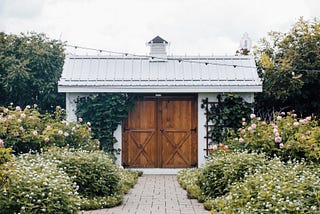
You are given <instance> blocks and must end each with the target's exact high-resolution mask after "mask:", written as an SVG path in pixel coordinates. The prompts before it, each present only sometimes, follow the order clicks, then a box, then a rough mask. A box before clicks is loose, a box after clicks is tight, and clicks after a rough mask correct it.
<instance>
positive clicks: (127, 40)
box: [0, 0, 320, 55]
mask: <svg viewBox="0 0 320 214" xmlns="http://www.w3.org/2000/svg"><path fill="white" fill-rule="evenodd" d="M301 16H303V17H304V18H305V19H306V20H309V19H313V18H319V16H320V1H319V0H264V1H262V0H0V31H3V32H5V33H8V34H9V33H13V34H19V33H20V32H23V33H26V32H31V31H34V32H37V33H45V34H46V35H47V36H48V37H49V38H52V39H61V40H62V41H66V42H67V44H70V45H77V46H84V47H90V48H96V49H104V50H110V51H117V52H126V53H133V54H148V52H149V47H147V46H146V42H148V41H150V40H151V39H152V38H154V37H155V36H158V35H159V36H160V37H162V38H163V39H165V40H166V41H168V42H170V45H169V47H168V53H169V54H173V55H185V54H186V55H233V54H234V53H235V51H236V50H237V49H239V44H240V39H241V37H242V35H243V34H244V33H245V32H247V33H248V34H249V37H250V38H251V39H252V43H253V45H257V44H258V42H259V39H261V38H263V37H266V36H267V33H268V32H270V31H280V32H287V31H289V30H290V28H291V27H292V25H293V24H294V23H295V22H296V21H297V20H298V19H299V17H301ZM69 51H72V50H69ZM74 51H75V50H74ZM75 53H77V52H76V51H75ZM88 54H91V53H88Z"/></svg>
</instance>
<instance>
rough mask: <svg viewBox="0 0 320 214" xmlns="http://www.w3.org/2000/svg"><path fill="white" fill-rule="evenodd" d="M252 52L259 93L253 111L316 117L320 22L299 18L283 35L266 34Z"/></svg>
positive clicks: (318, 111) (319, 107) (319, 105)
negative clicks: (261, 87) (258, 77)
mask: <svg viewBox="0 0 320 214" xmlns="http://www.w3.org/2000/svg"><path fill="white" fill-rule="evenodd" d="M268 35H269V39H267V38H263V39H261V41H260V45H259V46H258V47H257V48H256V49H255V57H256V61H257V64H258V70H259V75H260V77H261V78H262V80H263V92H262V93H259V94H257V95H256V98H255V99H256V104H257V106H256V110H257V111H258V112H259V111H260V113H261V112H271V111H274V110H275V111H280V110H281V109H285V110H296V111H297V112H298V113H300V114H302V115H310V114H316V115H319V114H320V93H319V91H320V23H319V21H318V20H317V19H313V20H310V21H305V20H304V19H303V18H302V17H301V18H300V19H299V20H298V21H297V23H295V24H294V26H293V27H292V28H291V30H290V31H289V32H287V33H280V32H270V33H269V34H268Z"/></svg>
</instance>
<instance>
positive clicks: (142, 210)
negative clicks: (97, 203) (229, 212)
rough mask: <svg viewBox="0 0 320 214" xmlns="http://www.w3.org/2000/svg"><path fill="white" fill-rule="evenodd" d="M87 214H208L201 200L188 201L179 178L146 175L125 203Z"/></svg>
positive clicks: (125, 198) (140, 179) (125, 199)
mask: <svg viewBox="0 0 320 214" xmlns="http://www.w3.org/2000/svg"><path fill="white" fill-rule="evenodd" d="M83 213H84V214H208V213H209V212H208V211H206V210H205V209H204V208H203V205H202V204H200V203H198V202H197V200H194V199H188V198H187V193H186V191H185V190H183V189H182V188H181V187H180V185H179V183H178V181H177V176H176V175H143V176H142V177H140V178H139V181H138V183H137V184H136V185H135V187H134V188H133V189H132V190H131V191H130V192H129V193H128V194H127V195H126V196H125V197H124V201H123V204H122V205H120V206H118V207H114V208H110V209H102V210H94V211H86V212H83Z"/></svg>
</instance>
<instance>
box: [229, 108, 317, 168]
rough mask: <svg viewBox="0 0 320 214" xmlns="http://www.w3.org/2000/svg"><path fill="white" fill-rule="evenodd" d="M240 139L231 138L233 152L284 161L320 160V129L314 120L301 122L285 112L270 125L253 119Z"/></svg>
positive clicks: (308, 119)
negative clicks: (261, 155)
mask: <svg viewBox="0 0 320 214" xmlns="http://www.w3.org/2000/svg"><path fill="white" fill-rule="evenodd" d="M243 125H244V126H243V127H242V128H240V129H239V131H238V137H237V138H234V137H230V138H229V139H228V145H229V146H230V148H231V149H241V150H249V151H255V152H263V153H265V154H266V155H267V156H269V157H271V158H272V157H274V156H275V155H276V156H278V157H281V158H282V160H284V161H287V160H290V159H297V160H301V159H306V160H308V161H315V162H319V160H320V127H319V126H318V124H317V121H316V120H314V119H312V117H310V116H309V117H306V118H304V119H299V118H297V115H296V114H294V113H292V112H287V113H285V112H281V113H280V115H278V116H277V115H276V116H275V117H274V119H273V121H271V122H270V123H266V122H265V121H261V120H259V118H255V117H254V118H253V119H252V120H251V122H250V123H248V124H247V123H246V122H244V123H243Z"/></svg>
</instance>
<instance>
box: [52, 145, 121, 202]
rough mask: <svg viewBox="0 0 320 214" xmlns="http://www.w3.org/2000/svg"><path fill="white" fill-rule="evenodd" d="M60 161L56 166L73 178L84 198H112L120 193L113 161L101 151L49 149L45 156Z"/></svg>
mask: <svg viewBox="0 0 320 214" xmlns="http://www.w3.org/2000/svg"><path fill="white" fill-rule="evenodd" d="M50 154H51V155H53V157H52V158H56V159H58V160H59V161H60V163H59V164H58V166H59V167H60V168H62V169H64V170H65V171H66V173H67V174H68V175H69V176H70V177H72V178H74V182H76V183H77V185H78V186H79V190H78V192H79V194H81V195H82V196H85V197H89V198H90V197H94V196H112V195H114V194H116V193H119V191H120V184H119V179H120V177H119V176H118V174H117V173H116V166H115V164H114V163H113V159H112V158H111V157H110V156H109V155H108V154H106V153H105V152H103V151H92V152H89V151H85V150H83V151H82V150H79V151H68V150H66V149H63V150H61V149H56V150H54V149H51V150H49V153H48V154H47V155H50Z"/></svg>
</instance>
